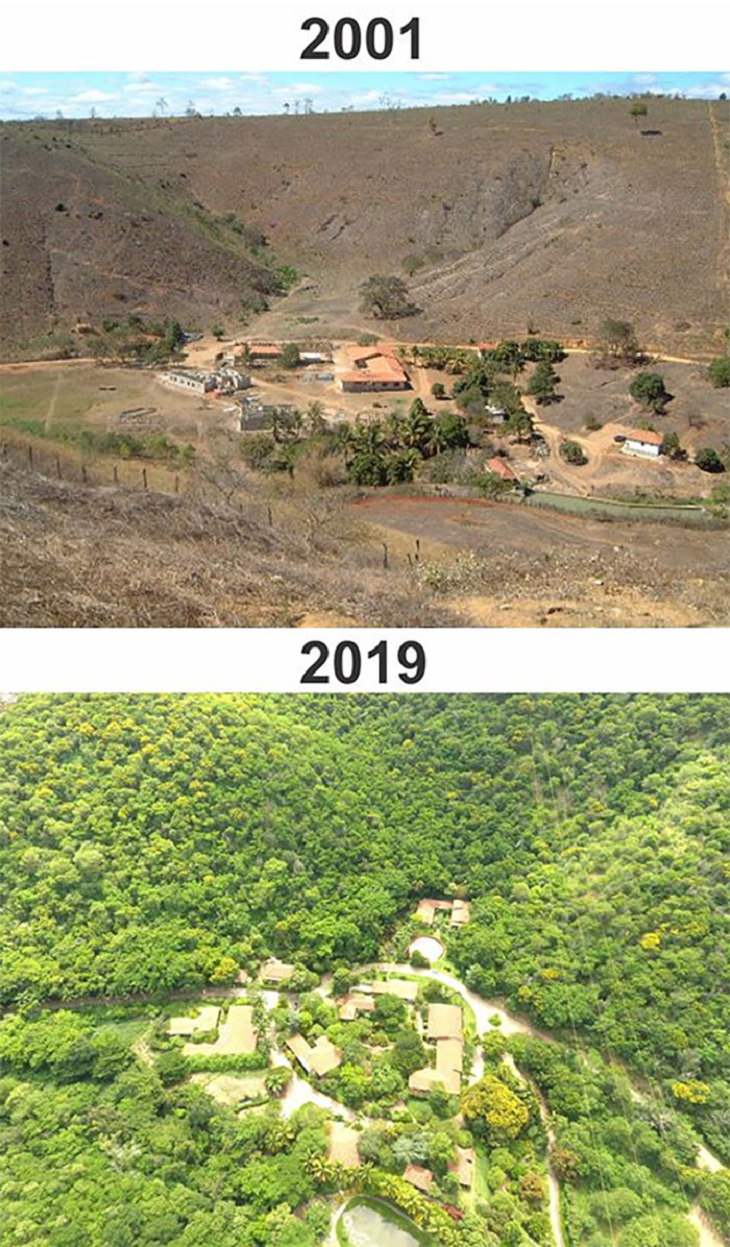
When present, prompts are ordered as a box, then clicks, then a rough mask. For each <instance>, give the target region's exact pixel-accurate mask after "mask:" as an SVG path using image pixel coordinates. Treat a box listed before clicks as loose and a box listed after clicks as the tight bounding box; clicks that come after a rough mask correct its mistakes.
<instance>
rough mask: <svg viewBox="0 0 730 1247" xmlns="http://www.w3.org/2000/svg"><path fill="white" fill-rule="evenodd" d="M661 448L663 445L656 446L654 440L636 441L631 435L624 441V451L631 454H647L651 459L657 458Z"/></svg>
mask: <svg viewBox="0 0 730 1247" xmlns="http://www.w3.org/2000/svg"><path fill="white" fill-rule="evenodd" d="M660 450H661V446H655V445H654V443H653V442H636V441H634V439H633V438H631V437H627V438H626V441H625V442H624V451H625V452H626V454H629V455H646V456H647V458H649V459H656V458H658V456H659V451H660Z"/></svg>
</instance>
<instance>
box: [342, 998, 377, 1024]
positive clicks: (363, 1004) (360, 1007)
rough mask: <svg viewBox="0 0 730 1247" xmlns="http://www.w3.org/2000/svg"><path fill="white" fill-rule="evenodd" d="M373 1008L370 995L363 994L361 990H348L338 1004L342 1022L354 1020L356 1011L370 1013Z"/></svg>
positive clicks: (373, 1003) (373, 1002)
mask: <svg viewBox="0 0 730 1247" xmlns="http://www.w3.org/2000/svg"><path fill="white" fill-rule="evenodd" d="M374 1008H375V1001H374V1000H373V998H372V996H365V995H363V994H362V993H361V992H350V993H349V995H347V996H344V997H343V998H342V1000H341V1001H340V1004H339V1009H338V1012H339V1015H340V1019H341V1021H343V1022H354V1020H355V1018H356V1017H357V1015H358V1013H372V1011H373V1009H374Z"/></svg>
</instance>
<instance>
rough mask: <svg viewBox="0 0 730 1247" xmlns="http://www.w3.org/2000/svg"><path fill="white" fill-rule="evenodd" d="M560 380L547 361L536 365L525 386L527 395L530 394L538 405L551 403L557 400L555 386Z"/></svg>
mask: <svg viewBox="0 0 730 1247" xmlns="http://www.w3.org/2000/svg"><path fill="white" fill-rule="evenodd" d="M559 380H560V378H559V377H558V374H557V373H556V371H555V369H554V368H553V366H552V364H550V363H548V361H547V360H542V361H541V362H540V363H539V364H537V365H536V367H535V371H534V372H533V374H532V376H531V377H530V381H529V384H528V386H527V392H528V394H532V395H533V397H534V398H535V399H536V400H537V402H538V403H552V402H554V401H555V399H556V398H557V393H556V389H557V384H558V381H559Z"/></svg>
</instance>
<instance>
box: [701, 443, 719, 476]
mask: <svg viewBox="0 0 730 1247" xmlns="http://www.w3.org/2000/svg"><path fill="white" fill-rule="evenodd" d="M695 463H696V464H697V467H698V468H701V469H702V471H703V472H724V471H725V465H724V463H723V461H722V459H721V458H720V456H719V455H718V453H717V451H716V450H715V449H714V448H713V447H712V446H702V447H701V448H700V449H699V450H698V451H697V453H696V455H695Z"/></svg>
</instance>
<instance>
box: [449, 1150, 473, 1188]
mask: <svg viewBox="0 0 730 1247" xmlns="http://www.w3.org/2000/svg"><path fill="white" fill-rule="evenodd" d="M475 1164H476V1153H475V1151H474V1149H473V1148H472V1147H457V1149H456V1159H455V1160H452V1162H451V1164H450V1165H449V1173H453V1174H455V1176H456V1179H457V1181H458V1183H459V1186H463V1187H464V1188H465V1189H466V1190H469V1191H470V1190H471V1188H472V1187H473V1185H474V1165H475Z"/></svg>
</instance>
